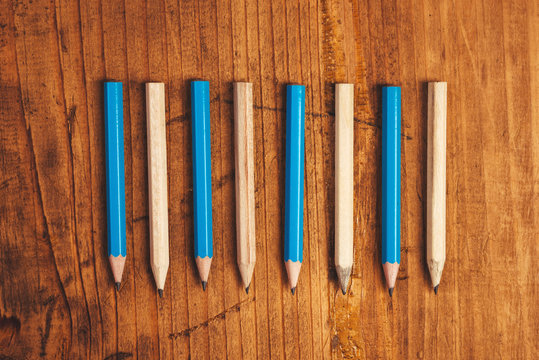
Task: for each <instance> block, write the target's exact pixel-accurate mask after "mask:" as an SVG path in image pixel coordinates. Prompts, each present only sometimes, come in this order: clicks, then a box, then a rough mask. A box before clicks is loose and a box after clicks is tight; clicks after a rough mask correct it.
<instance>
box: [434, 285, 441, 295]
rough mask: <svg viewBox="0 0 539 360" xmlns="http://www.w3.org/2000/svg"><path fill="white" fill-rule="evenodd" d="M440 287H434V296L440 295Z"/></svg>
mask: <svg viewBox="0 0 539 360" xmlns="http://www.w3.org/2000/svg"><path fill="white" fill-rule="evenodd" d="M438 286H440V285H439V284H438V285H436V286H435V287H434V295H438Z"/></svg>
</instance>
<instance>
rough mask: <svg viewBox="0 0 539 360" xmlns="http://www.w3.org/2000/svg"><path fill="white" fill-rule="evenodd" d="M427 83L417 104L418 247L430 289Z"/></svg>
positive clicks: (421, 90) (420, 90)
mask: <svg viewBox="0 0 539 360" xmlns="http://www.w3.org/2000/svg"><path fill="white" fill-rule="evenodd" d="M428 86H429V83H428V82H423V83H420V85H419V99H420V100H419V102H420V114H419V115H420V118H419V124H420V126H421V142H420V143H419V146H420V154H421V159H420V162H419V164H420V171H421V178H420V183H421V189H420V194H421V196H419V193H418V197H419V200H420V201H421V210H422V211H421V214H422V215H423V219H421V224H422V225H423V228H422V233H421V235H422V239H423V241H421V242H420V246H421V247H422V249H420V252H419V253H420V254H424V256H422V257H421V259H422V263H423V279H424V280H425V282H426V283H427V284H428V286H429V287H431V282H430V272H429V266H428V264H427V261H426V259H427V181H428V180H427V168H428V164H427V161H428V154H427V151H428V148H427V146H428Z"/></svg>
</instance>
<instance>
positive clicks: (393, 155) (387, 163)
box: [382, 86, 401, 264]
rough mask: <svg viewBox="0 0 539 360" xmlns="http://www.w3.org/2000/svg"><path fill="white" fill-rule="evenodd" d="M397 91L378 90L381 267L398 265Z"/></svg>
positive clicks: (398, 112) (398, 125) (398, 140)
mask: <svg viewBox="0 0 539 360" xmlns="http://www.w3.org/2000/svg"><path fill="white" fill-rule="evenodd" d="M400 220H401V89H400V87H395V86H388V87H384V88H383V89H382V264H383V263H386V262H388V263H392V264H394V263H399V264H400V262H401V254H400V250H401V241H400V224H401V221H400Z"/></svg>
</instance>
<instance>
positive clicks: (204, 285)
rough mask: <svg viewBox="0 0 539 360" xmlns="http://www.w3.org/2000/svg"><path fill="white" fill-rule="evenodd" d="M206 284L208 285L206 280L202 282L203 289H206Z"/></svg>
mask: <svg viewBox="0 0 539 360" xmlns="http://www.w3.org/2000/svg"><path fill="white" fill-rule="evenodd" d="M206 285H208V282H207V281H203V282H202V289H203V290H204V291H206Z"/></svg>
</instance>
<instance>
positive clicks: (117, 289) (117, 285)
mask: <svg viewBox="0 0 539 360" xmlns="http://www.w3.org/2000/svg"><path fill="white" fill-rule="evenodd" d="M120 285H122V284H121V283H119V282H117V283H116V291H120Z"/></svg>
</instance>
